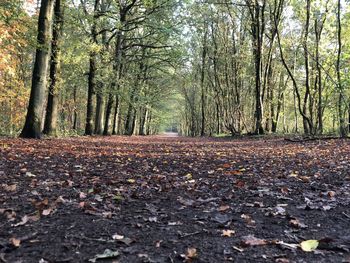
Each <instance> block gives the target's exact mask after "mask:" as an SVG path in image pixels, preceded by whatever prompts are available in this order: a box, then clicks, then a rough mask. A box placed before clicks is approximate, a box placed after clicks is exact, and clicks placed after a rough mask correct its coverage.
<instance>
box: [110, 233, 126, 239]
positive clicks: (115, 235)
mask: <svg viewBox="0 0 350 263" xmlns="http://www.w3.org/2000/svg"><path fill="white" fill-rule="evenodd" d="M112 238H113V239H115V240H120V239H123V238H124V236H123V235H119V234H114V235H113V236H112Z"/></svg>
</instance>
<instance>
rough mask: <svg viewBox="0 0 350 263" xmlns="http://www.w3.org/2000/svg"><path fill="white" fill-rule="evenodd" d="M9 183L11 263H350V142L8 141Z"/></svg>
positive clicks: (1, 183) (3, 228)
mask: <svg viewBox="0 0 350 263" xmlns="http://www.w3.org/2000/svg"><path fill="white" fill-rule="evenodd" d="M0 178H1V180H0V262H10V263H14V262H17V263H20V262H23V263H26V262H40V263H45V262H159V263H161V262H170V263H171V262H210V263H213V262H279V263H288V262H308V263H309V262H327V263H328V262H350V253H349V251H350V141H348V140H344V141H342V140H325V141H311V142H303V143H301V142H288V141H285V140H283V139H282V138H280V139H263V138H260V139H249V138H248V139H233V140H229V139H208V138H204V139H199V138H194V139H193V138H181V137H164V136H163V137H162V136H154V137H91V138H68V139H52V140H49V139H46V140H22V139H0ZM307 240H317V241H308V242H311V243H312V244H315V242H316V244H317V245H316V246H317V248H316V249H314V247H313V248H312V249H310V250H312V251H311V252H306V251H304V250H305V248H304V247H303V248H304V250H303V249H302V248H301V246H300V244H301V242H303V241H307ZM308 242H306V243H308ZM303 244H305V243H303ZM308 244H309V243H308Z"/></svg>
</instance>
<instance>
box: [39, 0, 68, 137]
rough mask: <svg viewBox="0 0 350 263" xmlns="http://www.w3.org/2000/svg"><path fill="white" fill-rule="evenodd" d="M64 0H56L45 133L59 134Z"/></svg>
mask: <svg viewBox="0 0 350 263" xmlns="http://www.w3.org/2000/svg"><path fill="white" fill-rule="evenodd" d="M62 5H64V0H63V1H61V0H56V3H55V8H54V23H53V36H52V42H51V62H50V63H51V66H50V86H49V95H48V100H47V106H46V117H45V124H44V131H43V133H44V134H46V135H49V136H54V137H56V136H57V114H58V94H59V89H60V79H59V78H60V74H61V61H60V59H61V38H62V33H63V10H62V9H63V6H62Z"/></svg>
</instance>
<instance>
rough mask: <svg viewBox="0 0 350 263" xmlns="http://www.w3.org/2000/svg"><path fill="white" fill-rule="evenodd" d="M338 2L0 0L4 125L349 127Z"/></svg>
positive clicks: (136, 129) (1, 128)
mask: <svg viewBox="0 0 350 263" xmlns="http://www.w3.org/2000/svg"><path fill="white" fill-rule="evenodd" d="M349 20H350V16H349V3H348V2H347V1H344V0H318V1H316V0H305V1H295V0H240V1H226V0H224V1H217V0H213V1H212V0H182V1H181V0H157V1H155V0H143V1H142V0H118V1H116V0H80V1H78V0H42V1H33V0H13V1H12V0H3V1H1V3H0V32H1V34H0V134H1V135H12V136H16V135H20V136H21V137H29V138H41V137H42V134H45V135H47V136H54V137H55V136H67V135H74V134H85V135H93V134H96V135H111V134H123V135H150V134H156V133H159V132H162V131H166V130H167V131H176V132H178V133H179V134H182V135H188V136H219V135H223V134H230V135H239V134H246V133H248V134H267V133H283V134H286V133H303V134H307V135H321V134H339V135H340V136H341V137H345V136H347V134H348V132H349V122H350V94H349V88H348V86H349V74H348V73H349V63H350V62H349V57H350V50H349V48H350V46H349V36H350V32H349V30H350V29H349V24H350V23H349Z"/></svg>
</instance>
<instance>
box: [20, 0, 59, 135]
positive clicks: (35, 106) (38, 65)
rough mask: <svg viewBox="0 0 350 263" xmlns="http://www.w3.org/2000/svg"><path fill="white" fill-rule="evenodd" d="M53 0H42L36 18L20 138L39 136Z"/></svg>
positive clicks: (48, 55)
mask: <svg viewBox="0 0 350 263" xmlns="http://www.w3.org/2000/svg"><path fill="white" fill-rule="evenodd" d="M54 3H55V1H54V0H42V1H41V6H40V12H39V20H38V36H37V41H38V43H37V49H36V55H35V63H34V69H33V75H32V87H31V92H30V99H29V105H28V110H27V116H26V121H25V124H24V127H23V130H22V132H21V135H20V137H22V138H41V137H42V134H41V128H42V127H41V125H42V119H43V109H44V96H45V89H46V82H47V81H46V78H47V73H48V64H49V58H50V52H49V51H50V40H51V24H52V14H53V7H54Z"/></svg>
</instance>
